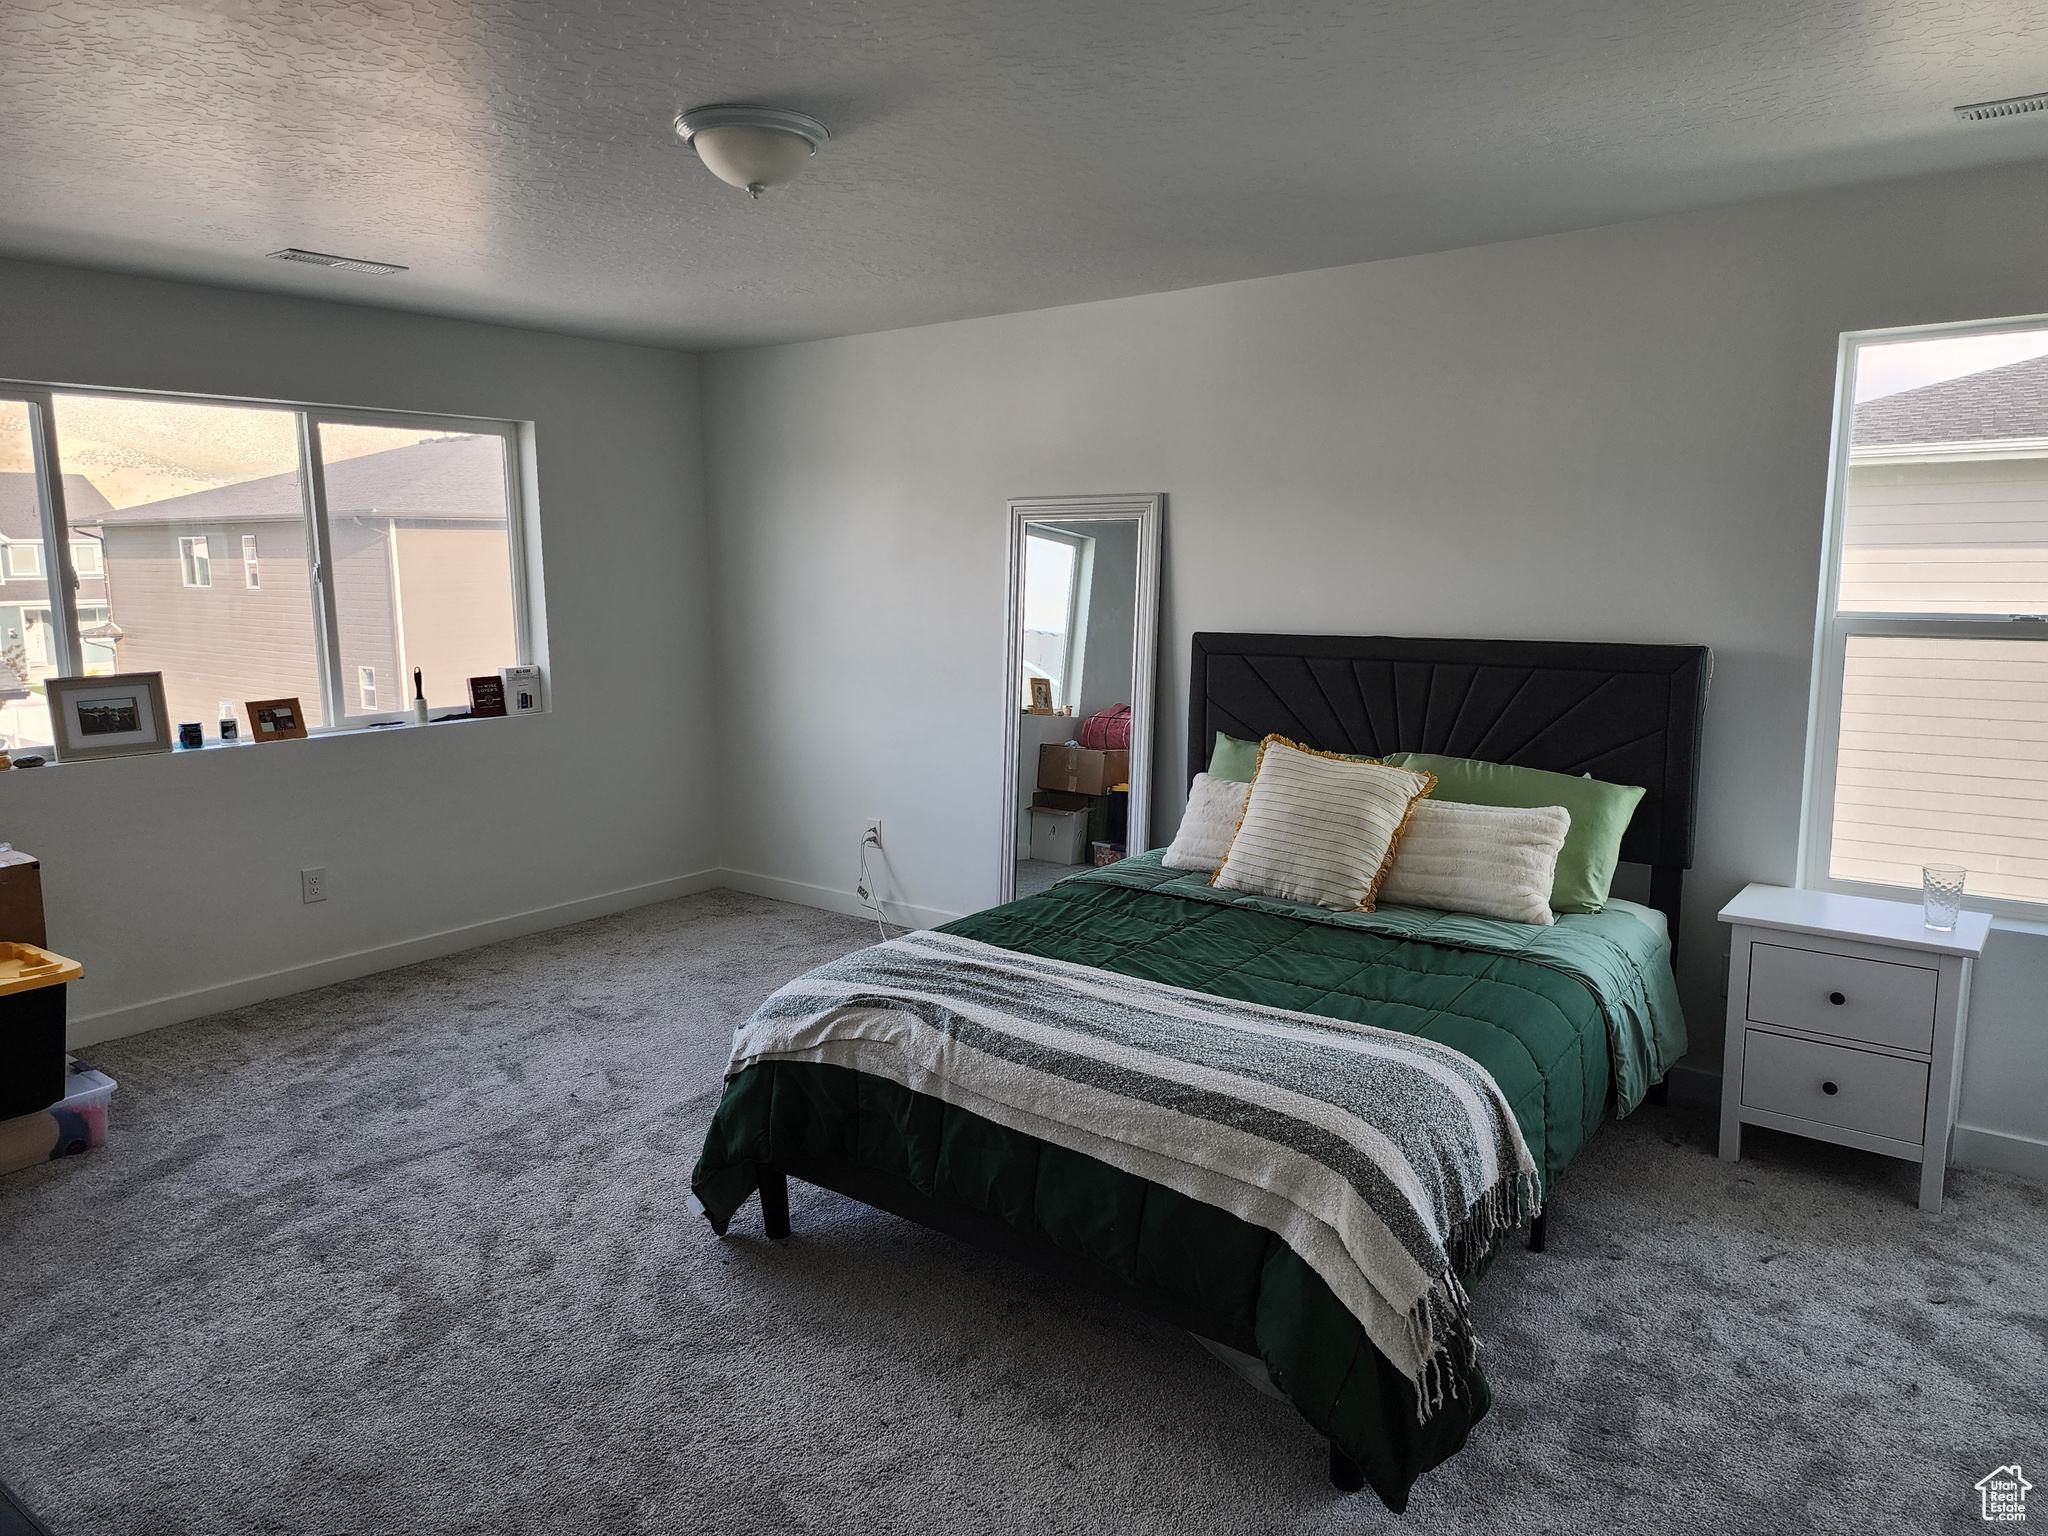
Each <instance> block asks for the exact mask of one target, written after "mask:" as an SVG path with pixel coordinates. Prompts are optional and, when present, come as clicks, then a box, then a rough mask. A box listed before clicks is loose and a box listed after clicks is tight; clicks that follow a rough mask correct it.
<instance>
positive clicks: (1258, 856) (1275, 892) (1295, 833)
mask: <svg viewBox="0 0 2048 1536" xmlns="http://www.w3.org/2000/svg"><path fill="white" fill-rule="evenodd" d="M1435 784H1436V776H1435V775H1434V774H1428V773H1416V772H1413V771H1411V770H1410V769H1407V768H1389V767H1388V766H1387V765H1386V764H1384V763H1375V762H1371V761H1369V760H1360V759H1358V758H1351V757H1339V756H1337V755H1336V754H1335V753H1328V752H1314V751H1311V750H1310V749H1308V748H1307V747H1303V746H1299V745H1297V744H1296V743H1294V742H1291V741H1289V740H1288V739H1287V738H1286V737H1284V736H1268V737H1267V738H1266V739H1265V740H1264V741H1263V742H1261V743H1260V744H1259V766H1258V771H1257V772H1256V773H1255V774H1254V775H1253V776H1252V790H1251V794H1250V795H1249V796H1248V797H1247V799H1246V801H1245V807H1244V819H1243V820H1242V821H1240V822H1239V823H1238V824H1237V836H1236V837H1234V838H1232V839H1231V842H1230V851H1229V852H1228V853H1227V854H1225V855H1224V858H1223V867H1222V868H1221V869H1219V870H1217V871H1216V875H1215V878H1214V879H1212V880H1211V881H1210V882H1209V883H1210V884H1211V885H1213V886H1216V887H1217V888H1218V889H1221V890H1226V891H1250V892H1253V893H1255V894H1257V895H1261V896H1281V897H1285V898H1286V899H1287V900H1289V901H1309V902H1314V903H1315V904H1316V905H1317V906H1319V907H1332V908H1335V909H1336V910H1337V911H1339V912H1370V911H1371V910H1372V903H1373V897H1374V895H1375V894H1376V893H1377V892H1378V890H1379V884H1380V877H1381V875H1382V874H1383V873H1384V872H1385V870H1386V868H1387V865H1388V864H1389V863H1390V862H1391V861H1392V859H1393V855H1394V845H1395V843H1397V842H1398V841H1399V840H1400V837H1401V831H1402V829H1403V828H1404V827H1405V826H1406V825H1407V823H1408V814H1409V811H1410V809H1411V808H1412V807H1413V806H1414V804H1415V802H1416V801H1418V800H1420V799H1421V798H1422V797H1423V796H1424V795H1426V794H1428V793H1429V792H1430V790H1431V789H1432V788H1433V787H1434V786H1435Z"/></svg>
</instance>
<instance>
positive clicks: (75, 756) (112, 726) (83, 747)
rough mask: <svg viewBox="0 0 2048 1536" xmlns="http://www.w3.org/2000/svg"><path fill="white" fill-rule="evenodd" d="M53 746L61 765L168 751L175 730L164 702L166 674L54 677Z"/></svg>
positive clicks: (51, 686)
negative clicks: (101, 758) (99, 758)
mask: <svg viewBox="0 0 2048 1536" xmlns="http://www.w3.org/2000/svg"><path fill="white" fill-rule="evenodd" d="M45 687H46V688H47V689H48V697H49V701H50V735H51V736H52V737H53V738H54V740H53V741H52V742H51V746H52V747H53V748H54V749H55V751H56V754H57V761H58V762H60V763H78V762H86V761H89V760H91V759H93V758H98V757H140V756H142V755H144V754H145V753H150V752H168V751H170V750H171V742H172V739H173V737H174V734H175V728H174V727H173V726H172V724H171V720H170V711H169V710H168V709H166V708H165V706H164V675H163V673H161V672H117V673H115V674H113V675H112V676H105V677H53V678H51V679H50V680H49V682H48V683H47V684H45Z"/></svg>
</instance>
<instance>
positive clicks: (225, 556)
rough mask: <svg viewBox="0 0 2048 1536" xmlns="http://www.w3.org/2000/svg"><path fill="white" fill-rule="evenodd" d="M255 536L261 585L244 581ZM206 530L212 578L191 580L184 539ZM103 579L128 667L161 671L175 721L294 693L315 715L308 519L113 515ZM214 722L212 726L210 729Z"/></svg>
mask: <svg viewBox="0 0 2048 1536" xmlns="http://www.w3.org/2000/svg"><path fill="white" fill-rule="evenodd" d="M249 533H253V534H254V535H255V536H256V544H257V553H258V558H259V560H260V561H261V571H262V582H263V584H262V586H260V587H257V588H254V589H253V590H252V589H251V588H249V587H247V586H245V585H244V583H243V577H242V558H241V552H242V535H244V534H249ZM194 536H204V537H205V538H206V540H207V543H208V546H209V550H210V552H211V554H212V562H213V585H212V586H210V587H188V586H186V585H185V584H184V573H183V568H182V566H181V564H180V562H179V558H178V540H179V539H181V538H191V537H194ZM106 540H107V588H108V592H109V599H110V602H111V604H112V607H113V615H114V622H115V623H117V624H119V625H120V626H121V630H122V639H121V642H120V646H119V648H118V652H117V655H118V658H119V664H120V667H121V669H122V670H123V671H125V672H161V673H163V675H164V698H165V703H166V705H167V706H168V707H169V709H170V712H171V720H172V722H173V723H178V722H182V721H188V720H198V721H203V722H209V723H210V722H212V721H213V720H215V719H216V718H217V707H218V705H219V703H220V701H221V700H223V699H228V700H232V701H233V702H234V703H236V704H237V705H240V704H244V703H246V702H248V701H249V700H251V699H272V698H284V697H295V698H297V699H298V700H299V701H300V703H301V704H302V705H303V706H304V708H305V710H306V712H307V714H308V716H309V718H318V715H319V704H320V670H319V661H318V657H317V654H316V652H315V650H314V639H313V635H314V630H313V619H312V601H313V598H312V588H311V585H310V581H309V573H308V571H307V563H306V525H305V521H304V519H303V518H298V517H294V518H289V519H287V518H278V519H274V520H265V521H260V522H235V523H174V524H166V523H133V524H120V523H111V524H109V525H107V528H106ZM210 733H211V732H210V724H209V734H210Z"/></svg>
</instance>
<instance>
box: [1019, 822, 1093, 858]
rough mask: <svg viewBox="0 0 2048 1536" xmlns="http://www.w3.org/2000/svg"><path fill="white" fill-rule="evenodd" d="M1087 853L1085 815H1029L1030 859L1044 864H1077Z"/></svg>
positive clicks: (1086, 823)
mask: <svg viewBox="0 0 2048 1536" xmlns="http://www.w3.org/2000/svg"><path fill="white" fill-rule="evenodd" d="M1087 853H1088V813H1087V812H1086V811H1047V810H1041V809H1034V810H1033V811H1032V813H1031V857H1032V858H1034V859H1039V860H1041V861H1043V862H1044V863H1047V864H1079V863H1080V862H1081V861H1082V860H1083V859H1084V858H1086V857H1087Z"/></svg>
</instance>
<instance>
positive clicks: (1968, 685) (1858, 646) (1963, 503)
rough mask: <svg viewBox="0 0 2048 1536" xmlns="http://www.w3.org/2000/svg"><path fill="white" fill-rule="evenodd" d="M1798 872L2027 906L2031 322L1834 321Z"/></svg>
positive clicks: (2039, 465) (2047, 463)
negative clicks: (1837, 368) (1827, 474)
mask: <svg viewBox="0 0 2048 1536" xmlns="http://www.w3.org/2000/svg"><path fill="white" fill-rule="evenodd" d="M1841 393H1842V403H1841V415H1840V419H1839V421H1838V423H1837V428H1836V433H1835V438H1836V449H1835V464H1834V478H1833V492H1832V498H1831V503H1830V511H1829V517H1828V549H1827V558H1826V561H1825V564H1824V567H1823V582H1822V593H1821V615H1820V624H1819V629H1818V640H1817V646H1816V656H1815V668H1814V709H1813V721H1812V728H1811V735H1810V744H1809V757H1810V761H1809V771H1808V798H1807V809H1806V840H1805V847H1804V850H1803V861H1802V871H1803V873H1802V880H1803V882H1804V883H1806V884H1808V885H1815V886H1822V887H1832V888H1836V889H1841V890H1847V891H1862V892H1867V893H1869V894H1900V893H1901V890H1902V888H1903V889H1915V890H1917V888H1918V887H1919V885H1920V869H1921V866H1922V865H1923V864H1930V863H1946V864H1960V865H1962V866H1963V867H1964V868H1965V869H1967V870H1968V871H1969V879H1968V890H1969V898H1970V904H1971V905H1973V906H1979V907H1983V908H1988V909H1989V910H1992V911H2014V912H2034V913H2038V910H2039V909H2040V908H2041V907H2044V906H2048V321H2044V322H2039V323H2036V324H2034V325H2012V324H2009V323H2008V324H2005V325H2000V326H1975V327H1957V328H1949V329H1938V330H1925V331H1915V332H1907V333H1899V332H1892V333H1873V334H1868V335H1858V336H1850V337H1847V338H1845V339H1844V344H1843V360H1842V390H1841Z"/></svg>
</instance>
